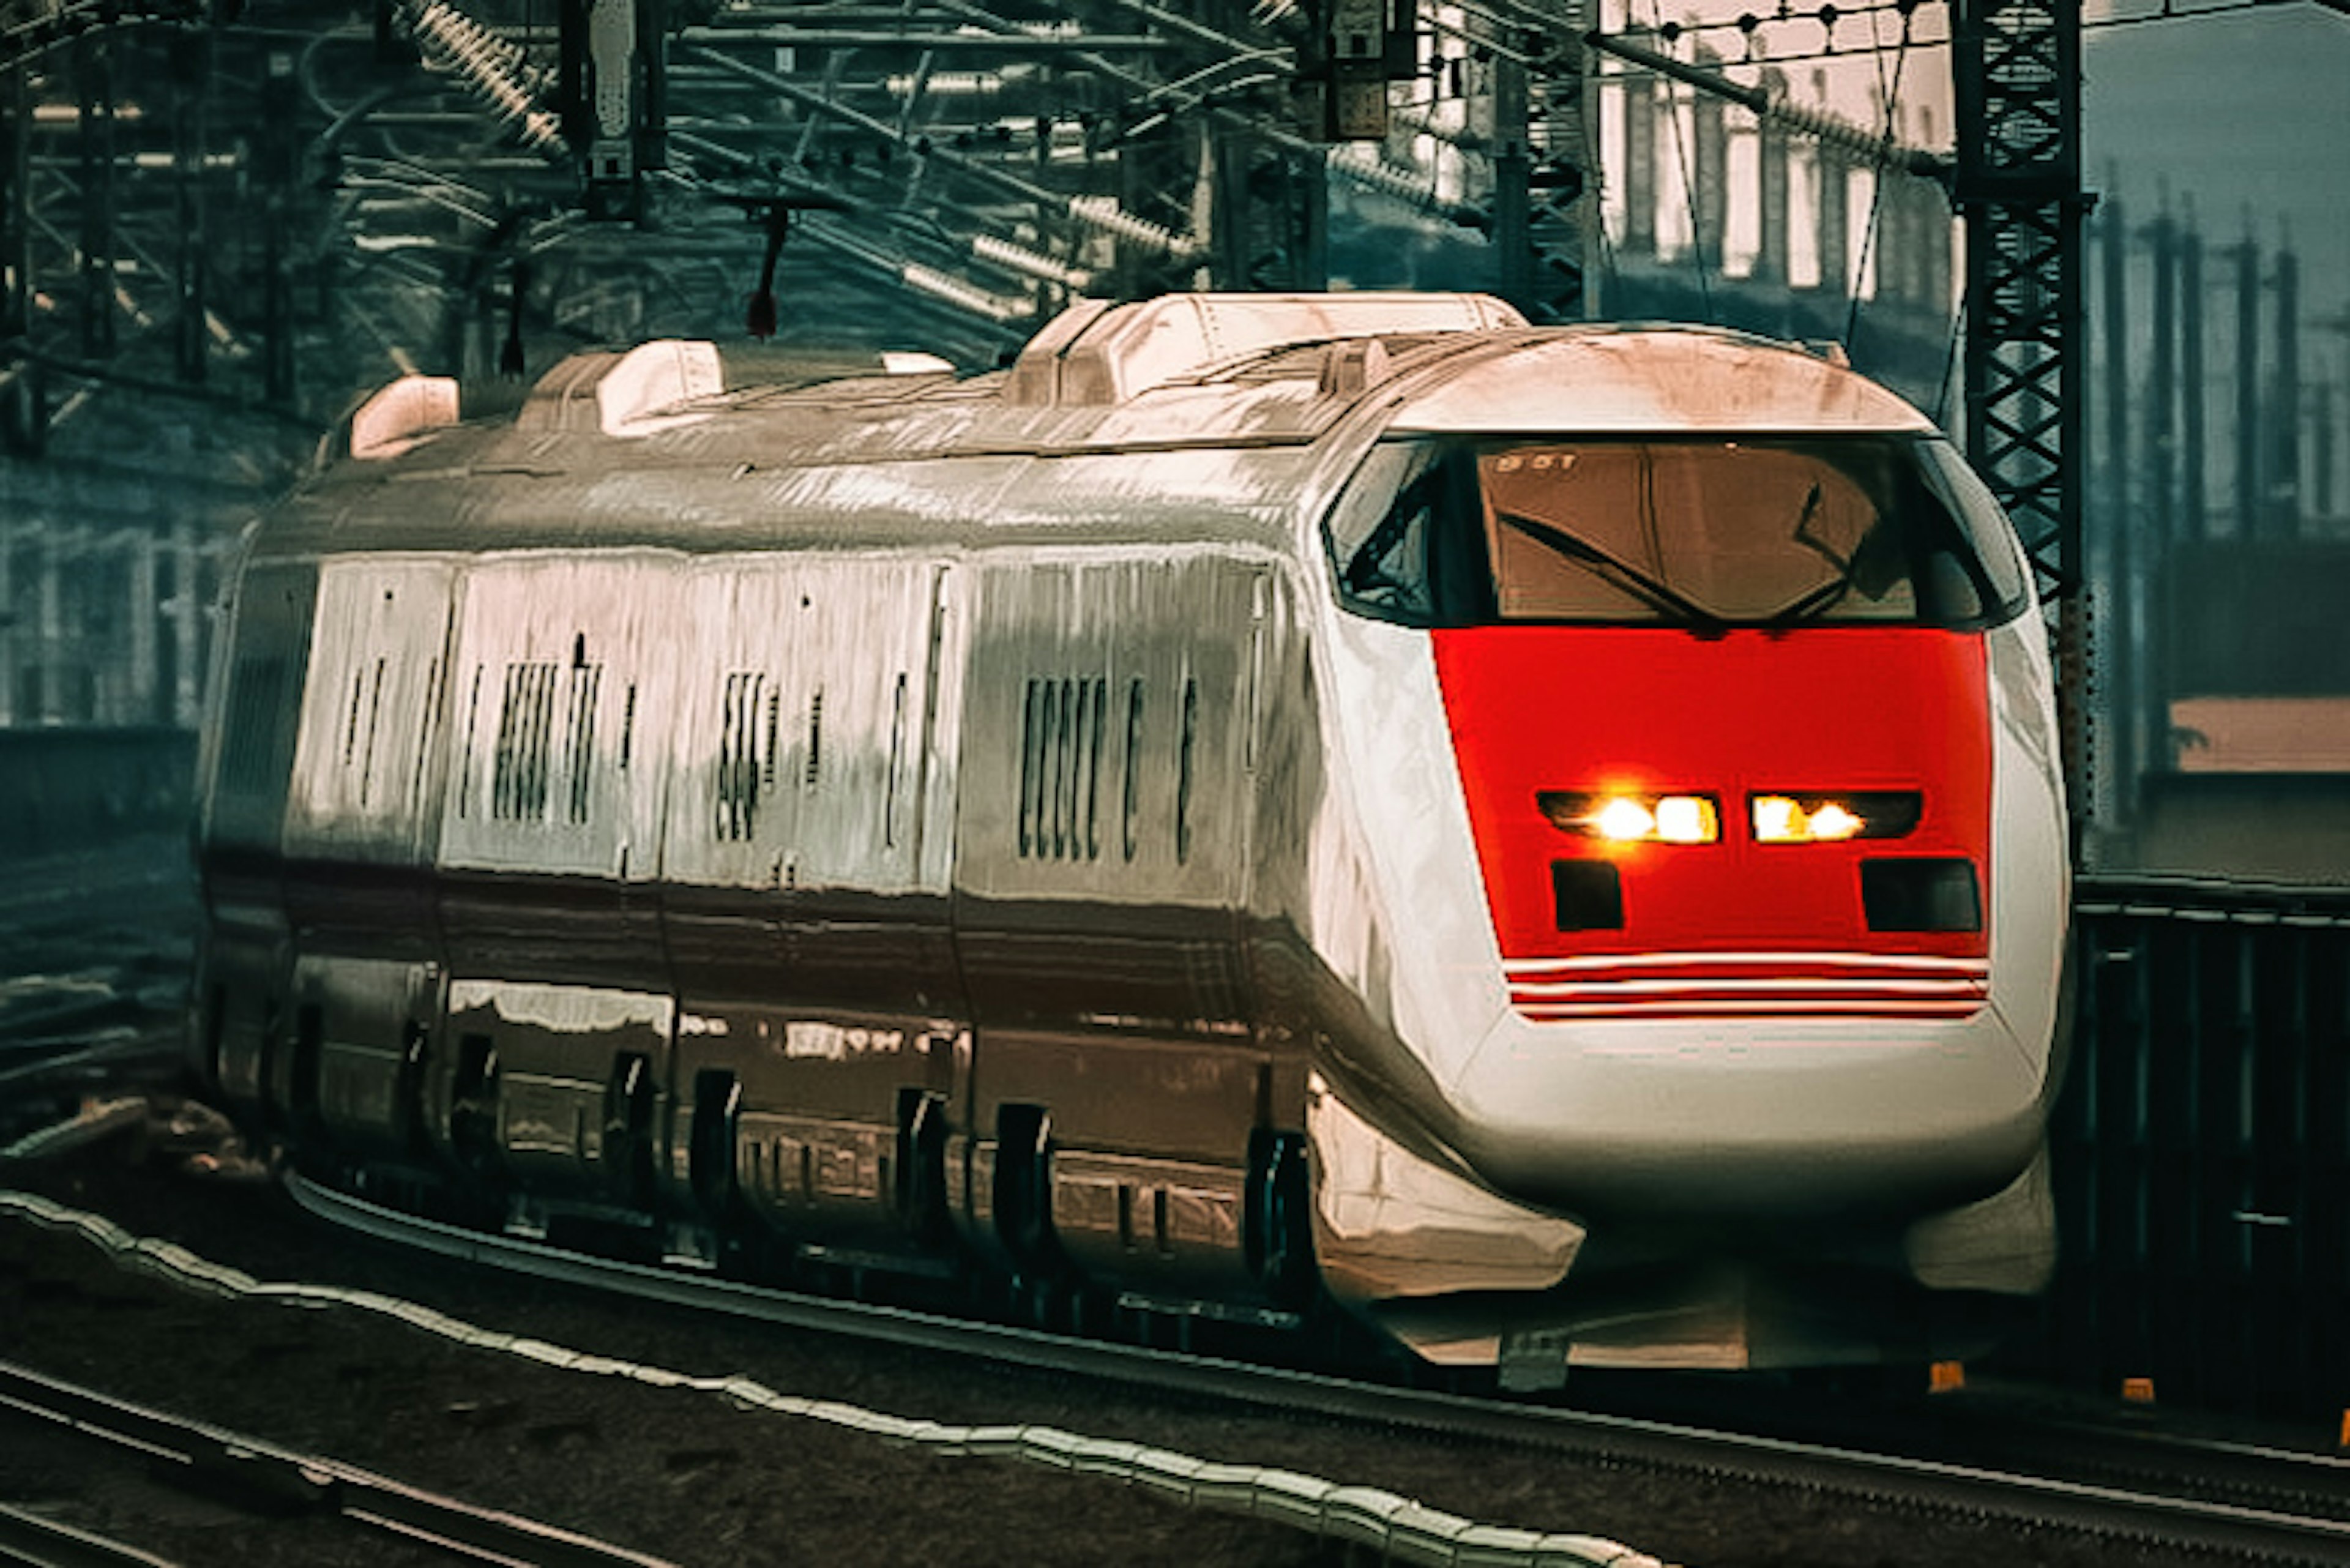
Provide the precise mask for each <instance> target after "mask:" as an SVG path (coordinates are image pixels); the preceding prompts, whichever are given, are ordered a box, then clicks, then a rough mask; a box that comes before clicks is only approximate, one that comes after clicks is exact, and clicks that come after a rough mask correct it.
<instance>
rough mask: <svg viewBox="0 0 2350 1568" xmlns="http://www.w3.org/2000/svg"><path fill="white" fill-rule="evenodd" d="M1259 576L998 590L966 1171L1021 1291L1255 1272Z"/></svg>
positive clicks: (1036, 559) (1068, 559) (1024, 577)
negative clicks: (1080, 1282)
mask: <svg viewBox="0 0 2350 1568" xmlns="http://www.w3.org/2000/svg"><path fill="white" fill-rule="evenodd" d="M1124 461H1129V462H1130V461H1133V460H1124ZM1260 570H1261V568H1260V567H1258V566H1253V565H1252V564H1250V563H1248V562H1245V561H1243V560H1239V559H1236V558H1234V557H1233V556H1232V555H1230V554H1228V553H1226V552H1224V551H1221V550H1218V549H1215V548H1212V547H1201V548H1194V549H1190V550H1186V551H1183V552H1181V553H1177V552H1175V551H1172V550H1170V549H1169V548H1168V547H1166V546H1163V545H1141V546H1138V547H1134V548H1131V549H1124V550H1107V549H1105V550H1101V551H1097V552H1092V553H1089V554H1088V555H1087V556H1076V555H1075V554H1074V553H1073V554H1072V555H1070V556H1064V557H1062V558H1059V559H1055V558H1053V557H1052V556H1045V555H1026V554H1024V555H1021V556H1014V555H1012V554H1011V553H1010V552H1006V553H1005V554H1004V556H1001V557H998V558H997V559H996V560H994V561H992V562H991V564H990V566H989V570H988V572H987V574H986V576H985V579H984V582H983V586H982V588H981V592H980V605H979V608H978V614H977V619H976V623H975V628H974V637H973V649H972V674H971V685H970V688H969V690H968V691H967V692H966V694H965V718H964V763H963V788H962V797H961V802H960V813H959V820H958V861H957V880H956V895H955V898H956V903H955V929H956V940H957V944H958V947H959V949H960V951H961V953H962V961H963V968H964V972H965V973H966V975H967V976H969V977H970V983H971V986H972V1006H973V1016H974V1020H975V1036H976V1043H975V1052H974V1057H975V1071H974V1079H973V1090H972V1095H971V1096H970V1111H969V1114H968V1117H967V1120H966V1122H965V1125H964V1126H963V1127H962V1128H961V1129H960V1131H961V1137H959V1139H958V1141H957V1142H956V1143H955V1145H954V1146H953V1147H952V1148H951V1151H950V1161H949V1168H950V1171H951V1173H952V1174H953V1175H954V1176H955V1177H957V1178H958V1179H959V1185H958V1188H957V1189H956V1191H955V1194H954V1199H955V1203H954V1207H955V1210H956V1213H957V1218H958V1220H959V1221H960V1222H961V1223H962V1224H963V1225H964V1227H965V1228H966V1230H967V1231H968V1232H969V1233H970V1234H971V1235H972V1237H973V1238H974V1239H976V1240H980V1241H983V1242H984V1243H986V1244H990V1245H993V1246H995V1247H997V1248H999V1249H1000V1250H1001V1251H1003V1253H1004V1254H1006V1255H1008V1257H1009V1259H1010V1261H1011V1262H1013V1263H1014V1265H1015V1266H1017V1267H1019V1268H1021V1269H1022V1270H1024V1271H1029V1272H1034V1271H1037V1270H1041V1269H1049V1268H1051V1267H1054V1266H1055V1265H1056V1264H1057V1263H1059V1262H1065V1261H1067V1262H1076V1263H1077V1264H1078V1265H1079V1266H1080V1267H1082V1268H1085V1269H1086V1270H1087V1271H1088V1272H1092V1273H1094V1274H1095V1275H1096V1277H1097V1278H1104V1279H1115V1280H1118V1281H1121V1282H1128V1283H1138V1282H1139V1283H1142V1284H1144V1285H1146V1286H1147V1285H1148V1282H1149V1281H1151V1280H1153V1279H1167V1280H1174V1279H1177V1278H1179V1277H1180V1278H1181V1279H1182V1280H1183V1281H1185V1284H1184V1285H1183V1286H1182V1287H1181V1288H1182V1290H1183V1291H1184V1292H1185V1293H1193V1292H1195V1291H1196V1290H1198V1289H1199V1288H1201V1286H1202V1285H1205V1286H1206V1287H1207V1288H1208V1289H1209V1290H1211V1291H1212V1290H1213V1289H1214V1288H1216V1287H1215V1286H1214V1285H1213V1283H1212V1282H1213V1280H1214V1279H1216V1278H1217V1277H1219V1276H1224V1277H1229V1278H1232V1282H1234V1283H1237V1282H1238V1276H1239V1275H1240V1274H1241V1272H1243V1255H1244V1240H1243V1229H1242V1227H1243V1219H1242V1215H1243V1203H1244V1192H1245V1189H1246V1163H1247V1153H1248V1148H1249V1144H1250V1139H1251V1134H1252V1132H1253V1128H1254V1127H1255V1126H1256V1124H1257V1122H1258V1120H1259V1111H1260V1106H1261V1103H1262V1100H1263V1086H1264V1085H1263V1072H1262V1069H1263V1059H1262V1052H1261V1051H1260V1049H1259V1047H1258V1044H1257V1042H1256V1041H1255V1039H1254V1033H1253V1027H1252V1023H1251V1014H1252V1008H1251V1004H1250V1000H1249V997H1248V995H1247V987H1246V983H1245V973H1246V968H1245V954H1244V948H1243V929H1244V924H1245V909H1244V892H1245V888H1246V885H1247V874H1246V867H1247V864H1248V853H1249V826H1248V820H1247V819H1248V815H1249V808H1250V804H1251V796H1250V794H1249V793H1248V792H1247V791H1246V790H1244V789H1243V778H1244V776H1245V774H1246V771H1247V769H1248V767H1249V766H1250V764H1251V760H1252V753H1251V750H1250V748H1251V745H1252V741H1251V737H1250V730H1249V722H1250V713H1251V707H1252V697H1251V691H1250V680H1251V679H1252V669H1253V658H1252V651H1251V650H1252V637H1253V609H1254V604H1255V595H1256V593H1257V591H1258V590H1257V588H1256V587H1255V583H1256V578H1257V576H1258V574H1259V572H1260Z"/></svg>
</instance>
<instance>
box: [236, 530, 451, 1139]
mask: <svg viewBox="0 0 2350 1568" xmlns="http://www.w3.org/2000/svg"><path fill="white" fill-rule="evenodd" d="M454 579H455V572H454V570H453V568H452V565H451V564H450V563H449V562H448V561H446V560H431V559H415V560H400V559H397V558H385V557H380V556H357V557H346V558H339V559H328V560H327V561H325V562H323V563H322V564H321V566H320V567H319V581H318V597H317V604H318V619H319V622H320V623H321V624H322V625H325V626H327V627H329V628H333V635H332V636H330V637H325V638H320V639H316V640H315V641H314V643H313V645H312V648H311V651H310V660H309V672H308V678H307V680H306V681H305V683H304V686H303V692H302V699H301V713H300V722H299V726H298V732H297V738H296V743H295V750H294V763H293V778H292V784H291V788H290V794H289V799H288V802H287V806H286V868H287V869H286V909H287V914H288V917H289V919H290V920H291V922H292V927H293V938H294V947H295V958H294V975H293V981H292V1006H291V1018H290V1021H289V1022H290V1037H289V1039H288V1041H287V1043H286V1049H285V1051H284V1052H283V1053H281V1060H282V1062H283V1070H282V1071H281V1073H280V1074H279V1075H278V1081H277V1082H276V1083H275V1084H273V1085H271V1089H270V1098H271V1100H272V1102H273V1104H274V1105H275V1106H277V1107H278V1108H279V1109H280V1110H281V1111H282V1112H283V1113H284V1114H285V1115H286V1116H288V1117H289V1119H291V1120H292V1121H293V1123H294V1124H295V1125H296V1126H297V1127H300V1128H301V1129H303V1130H304V1131H305V1132H306V1133H307V1134H310V1135H312V1136H313V1137H315V1136H316V1135H317V1134H320V1133H323V1134H324V1135H325V1136H326V1137H327V1138H328V1139H329V1140H331V1141H332V1142H334V1143H335V1144H336V1145H338V1147H342V1148H343V1149H345V1150H346V1151H348V1152H354V1153H357V1152H365V1153H370V1154H382V1155H390V1156H400V1155H406V1154H410V1153H421V1152H422V1126H423V1124H422V1120H421V1114H420V1113H421V1091H422V1082H421V1073H422V1069H423V1065H424V1055H425V1046H426V1043H427V1041H428V1039H429V1036H430V1031H431V1028H432V1023H433V1022H434V1020H435V1019H436V1017H437V1016H438V1012H439V1009H440V1002H441V999H440V972H441V958H442V953H441V940H440V922H439V919H438V918H437V914H436V911H435V909H434V907H433V899H432V840H433V837H434V836H435V835H433V834H432V832H431V831H430V829H431V827H432V825H433V824H434V820H435V817H436V815H437V802H438V797H439V792H440V785H441V765H440V764H441V763H442V755H443V753H444V751H445V746H444V745H443V744H442V736H441V729H442V725H443V724H445V722H446V704H445V701H444V695H445V689H446V686H447V675H448V655H449V628H450V596H451V590H452V584H453V582H454ZM303 1141H304V1142H305V1143H306V1144H307V1143H308V1142H309V1141H311V1138H310V1137H306V1138H305V1139H304V1140H303Z"/></svg>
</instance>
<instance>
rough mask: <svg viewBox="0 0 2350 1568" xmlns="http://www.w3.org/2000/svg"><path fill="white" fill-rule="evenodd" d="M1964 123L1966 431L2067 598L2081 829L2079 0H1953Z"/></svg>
mask: <svg viewBox="0 0 2350 1568" xmlns="http://www.w3.org/2000/svg"><path fill="white" fill-rule="evenodd" d="M1951 34H1952V37H1951V43H1952V47H1953V52H1954V73H1953V74H1954V86H1955V88H1956V97H1957V109H1958V118H1959V127H1960V136H1959V161H1958V169H1957V176H1956V181H1955V184H1954V187H1953V193H1954V195H1955V198H1956V200H1957V202H1958V205H1959V209H1960V213H1962V214H1963V215H1964V217H1965V219H1966V234H1967V246H1966V251H1967V259H1966V266H1967V285H1966V308H1967V312H1968V319H1967V323H1966V337H1965V389H1966V396H1965V407H1966V430H1965V439H1966V442H1967V446H1968V449H1969V452H1970V455H1971V456H1972V458H1973V460H1974V462H1975V464H1976V466H1977V467H1979V468H1980V469H1981V471H1982V472H1983V474H1984V476H1985V477H1986V479H1987V480H1989V482H1990V483H1991V486H1992V488H1993V490H1994V491H1996V492H1997V493H1998V494H1999V497H2000V500H2001V501H2002V503H2003V504H2005V505H2006V507H2007V509H2008V512H2009V514H2011V515H2012V517H2013V518H2014V519H2015V523H2016V526H2017V528H2018V529H2019V530H2020V531H2021V532H2022V535H2023V538H2024V543H2025V545H2026V546H2027V547H2028V548H2029V549H2030V550H2031V552H2032V556H2033V561H2034V562H2035V563H2036V565H2037V566H2038V567H2039V570H2040V573H2041V576H2042V578H2043V582H2044V583H2045V584H2046V585H2048V586H2049V587H2051V588H2053V589H2054V590H2057V591H2060V592H2062V593H2064V596H2065V597H2064V599H2063V601H2062V604H2061V607H2060V608H2059V611H2058V621H2057V637H2056V642H2057V653H2058V658H2059V659H2060V660H2061V661H2062V662H2063V664H2064V672H2063V676H2064V678H2063V681H2062V690H2063V691H2064V696H2065V699H2066V706H2067V712H2066V714H2065V744H2066V747H2067V751H2068V755H2067V756H2066V758H2065V773H2066V775H2067V776H2068V777H2069V778H2070V779H2071V780H2072V782H2073V785H2074V789H2073V801H2074V818H2075V826H2076V827H2077V828H2079V829H2081V830H2082V831H2081V832H2079V833H2076V840H2082V839H2091V840H2093V839H2094V836H2095V834H2096V832H2097V824H2096V822H2095V820H2094V819H2095V810H2094V806H2095V802H2096V801H2097V798H2098V795H2099V776H2100V774H2101V771H2102V770H2101V768H2100V766H2099V757H2098V746H2097V736H2096V732H2095V725H2094V724H2093V722H2091V715H2092V714H2093V713H2094V712H2095V709H2096V704H2095V702H2094V701H2092V700H2091V693H2090V691H2089V679H2090V670H2091V669H2092V668H2093V660H2092V659H2091V658H2090V651H2091V650H2090V648H2089V639H2090V637H2091V635H2092V631H2093V627H2094V621H2093V615H2094V611H2095V606H2093V605H2090V604H2087V603H2085V601H2084V598H2083V597H2082V596H2081V595H2079V594H2078V593H2077V592H2076V591H2075V590H2076V589H2077V588H2078V587H2079V586H2080V585H2081V583H2082V580H2083V576H2084V574H2083V571H2082V530H2081V520H2082V481H2081V475H2082V469H2083V458H2084V456H2085V452H2084V448H2083V432H2084V431H2085V396H2086V394H2087V390H2088V375H2087V359H2086V355H2085V351H2084V348H2083V320H2082V308H2083V307H2082V299H2083V294H2082V245H2081V230H2082V218H2083V215H2084V213H2085V210H2086V207H2087V202H2086V200H2085V197H2084V195H2083V193H2082V189H2081V134H2080V130H2081V57H2080V47H2081V17H2080V3H2079V0H1953V11H1952V16H1951Z"/></svg>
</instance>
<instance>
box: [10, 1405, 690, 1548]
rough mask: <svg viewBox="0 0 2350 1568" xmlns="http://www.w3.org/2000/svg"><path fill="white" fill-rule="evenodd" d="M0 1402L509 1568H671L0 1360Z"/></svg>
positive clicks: (198, 1477)
mask: <svg viewBox="0 0 2350 1568" xmlns="http://www.w3.org/2000/svg"><path fill="white" fill-rule="evenodd" d="M0 1408H5V1409H10V1410H16V1411H21V1412H22V1413H24V1414H25V1415H26V1416H30V1417H34V1418H36V1419H38V1420H43V1421H47V1422H50V1423H53V1424H54V1425H56V1426H58V1427H63V1428H69V1429H70V1430H72V1431H75V1432H78V1433H80V1434H82V1435H83V1436H85V1437H88V1438H96V1439H98V1440H99V1441H100V1442H104V1443H108V1444H110V1445H112V1446H114V1447H117V1448H120V1449H130V1450H134V1451H136V1452H140V1453H143V1454H145V1455H148V1456H150V1457H151V1458H152V1459H157V1460H160V1461H161V1462H162V1463H163V1464H166V1465H169V1466H173V1467H176V1468H177V1470H178V1474H177V1475H174V1476H172V1478H171V1479H172V1480H174V1481H175V1482H180V1483H183V1484H189V1485H192V1486H193V1487H194V1488H196V1489H197V1490H204V1491H208V1492H213V1493H220V1494H236V1495H242V1496H247V1497H250V1496H255V1495H259V1496H262V1497H266V1498H269V1499H271V1500H273V1501H276V1502H278V1503H281V1504H288V1505H293V1506H296V1507H298V1508H302V1509H308V1510H316V1511H325V1512H332V1513H336V1514H339V1515H340V1516H341V1517H342V1518H344V1519H346V1520H348V1521H351V1522H352V1523H354V1524H359V1525H363V1526H367V1527H369V1528H372V1529H377V1530H382V1531H386V1532H390V1533H392V1534H395V1535H400V1536H403V1537H406V1538H408V1539H410V1540H414V1541H421V1542H428V1543H430V1544H432V1545H434V1546H437V1547H440V1548H441V1549H442V1550H443V1551H446V1552H453V1553H455V1554H456V1555H458V1556H460V1557H463V1558H466V1559H469V1560H471V1561H473V1562H477V1563H499V1564H504V1565H507V1568H675V1565H674V1564H673V1563H671V1562H670V1561H669V1560H668V1559H666V1558H661V1557H654V1556H650V1555H648V1554H646V1553H644V1552H632V1551H629V1550H628V1549H627V1548H625V1547H619V1546H614V1545H611V1544H609V1543H608V1542H601V1541H597V1540H594V1539H592V1538H590V1537H588V1536H585V1535H579V1534H577V1533H574V1532H571V1531H567V1530H561V1529H557V1528H556V1527H555V1526H553V1525H549V1524H542V1523H539V1522H538V1521H535V1520H528V1519H524V1518H521V1517H520V1516H518V1515H515V1514H511V1513H504V1512H500V1511H496V1510H494V1509H486V1508H479V1507H476V1506H474V1505H473V1504H472V1503H467V1502H461V1501H458V1500H456V1499H455V1498H451V1497H442V1496H440V1495H438V1494H436V1493H433V1492H429V1491H424V1490H421V1489H419V1488H416V1487H411V1486H408V1485H406V1484H404V1483H402V1482H400V1481H396V1480H390V1478H388V1477H385V1476H380V1475H377V1474H375V1473H373V1472H372V1471H369V1470H363V1469H359V1468H357V1467H356V1466H352V1465H346V1464H343V1463H341V1462H339V1461H338V1460H334V1459H321V1458H318V1457H317V1456H315V1455H309V1454H302V1453H297V1452H296V1451H295V1450H293V1449H281V1448H279V1447H277V1446H276V1445H275V1444H273V1443H267V1442H264V1441H262V1440H260V1439H259V1438H249V1437H245V1436H244V1435H242V1434H240V1433H235V1432H231V1431H228V1430H226V1429H225V1428H220V1427H215V1426H212V1425H210V1424H209V1423H206V1422H203V1421H194V1420H189V1419H187V1418H185V1417H178V1416H171V1415H166V1414H164V1413H163V1412H161V1411H160V1410H154V1409H151V1408H149V1407H145V1406H142V1405H134V1404H131V1403H130V1402H129V1401H127V1400H121V1399H117V1398H114V1397H111V1396H109V1395H105V1394H100V1393H99V1392H97V1391H96V1390H94V1389H89V1388H84V1387H80V1386H78V1385H75V1384H71V1383H67V1382H65V1381H63V1380H61V1379H59V1378H55V1377H51V1376H47V1375H46V1374H44V1373H40V1372H36V1371H34V1370H32V1369H31V1368H30V1367H26V1366H18V1365H16V1364H15V1363H13V1362H5V1361H0ZM61 1561H80V1562H97V1561H99V1559H96V1558H83V1559H61ZM115 1561H118V1562H137V1561H140V1559H138V1558H118V1559H115ZM150 1561H151V1560H150Z"/></svg>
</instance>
